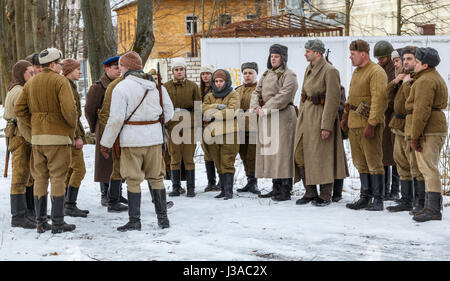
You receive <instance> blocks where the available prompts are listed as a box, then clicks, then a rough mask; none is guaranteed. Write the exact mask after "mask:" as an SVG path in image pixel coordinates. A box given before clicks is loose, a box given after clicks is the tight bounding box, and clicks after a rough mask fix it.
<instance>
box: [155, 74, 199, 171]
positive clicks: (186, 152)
mask: <svg viewBox="0 0 450 281" xmlns="http://www.w3.org/2000/svg"><path fill="white" fill-rule="evenodd" d="M164 87H165V88H166V89H167V92H168V93H169V96H170V99H171V100H172V103H173V107H174V108H179V109H185V110H188V111H189V115H190V118H191V120H190V122H184V123H183V125H182V128H183V131H182V132H181V134H183V135H184V133H190V136H191V137H190V139H188V140H187V142H184V141H183V142H182V143H180V144H176V143H175V141H174V139H173V138H174V137H175V136H173V135H172V133H174V130H173V129H174V128H175V126H177V125H179V124H180V123H181V122H183V115H184V114H186V112H176V113H175V115H174V117H173V118H172V120H179V121H169V122H168V123H167V125H166V128H167V133H168V136H169V139H168V150H169V154H170V169H171V170H180V169H181V161H183V162H184V165H185V167H186V170H195V164H194V154H195V149H196V147H197V145H196V143H195V139H194V102H196V101H198V102H201V101H202V96H201V93H200V88H199V87H198V85H197V84H195V83H194V82H192V81H190V80H187V79H184V80H183V81H175V80H171V81H169V82H166V83H165V84H164ZM180 137H182V135H180Z"/></svg>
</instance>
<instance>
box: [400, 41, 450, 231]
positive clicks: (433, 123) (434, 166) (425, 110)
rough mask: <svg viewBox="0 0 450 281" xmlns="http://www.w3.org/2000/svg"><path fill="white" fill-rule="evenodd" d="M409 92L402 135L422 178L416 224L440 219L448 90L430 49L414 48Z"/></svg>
mask: <svg viewBox="0 0 450 281" xmlns="http://www.w3.org/2000/svg"><path fill="white" fill-rule="evenodd" d="M415 56H416V66H415V68H414V75H413V79H414V82H413V83H412V86H411V92H410V95H409V97H408V99H407V100H406V104H405V108H406V110H407V117H406V119H407V120H406V127H405V135H406V136H407V137H408V138H409V139H410V140H411V148H412V149H413V150H414V152H415V154H416V158H417V165H418V167H419V170H420V172H421V173H422V174H423V177H424V178H425V188H426V189H425V207H424V209H423V211H421V212H418V213H416V214H415V215H414V217H413V219H414V220H415V221H417V222H426V221H429V220H442V213H441V209H442V184H441V179H440V176H441V174H440V172H439V160H440V154H441V150H442V147H443V145H444V142H445V138H446V137H447V134H448V127H447V120H446V117H445V114H444V112H442V110H443V109H445V108H447V103H448V88H447V85H446V84H445V81H444V79H442V77H441V75H439V73H438V72H437V71H436V66H438V65H439V62H440V58H439V53H438V52H437V51H436V50H435V49H433V48H430V47H427V48H417V49H416V53H415Z"/></svg>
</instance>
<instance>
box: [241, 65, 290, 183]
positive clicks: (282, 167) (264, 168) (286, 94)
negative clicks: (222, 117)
mask: <svg viewBox="0 0 450 281" xmlns="http://www.w3.org/2000/svg"><path fill="white" fill-rule="evenodd" d="M297 89H298V82H297V75H296V74H295V73H294V72H293V71H291V70H290V69H289V68H287V67H286V69H284V68H283V67H279V68H278V69H276V70H273V69H270V70H267V71H266V72H265V73H264V75H263V77H262V78H261V80H259V82H258V85H257V86H256V89H255V91H254V92H253V94H252V97H251V102H250V109H251V110H254V109H255V108H256V107H258V106H259V105H260V103H259V101H260V99H261V101H262V102H263V103H264V105H263V106H262V109H263V110H264V116H263V117H262V118H259V121H258V138H257V144H256V169H255V170H256V171H255V174H256V177H257V178H272V179H289V178H293V177H294V164H295V162H294V137H295V124H296V122H297V115H296V111H295V106H294V105H293V101H294V97H295V94H296V93H297ZM271 110H278V117H279V120H278V123H277V124H274V125H275V126H276V129H277V130H278V135H275V132H273V133H272V130H273V129H272V124H271V123H272V118H273V113H275V112H273V113H272V112H271ZM275 116H276V115H275Z"/></svg>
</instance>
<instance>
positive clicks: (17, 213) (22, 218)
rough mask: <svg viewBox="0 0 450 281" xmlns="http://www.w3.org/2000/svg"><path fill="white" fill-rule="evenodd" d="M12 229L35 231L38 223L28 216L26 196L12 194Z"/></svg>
mask: <svg viewBox="0 0 450 281" xmlns="http://www.w3.org/2000/svg"><path fill="white" fill-rule="evenodd" d="M11 215H12V217H11V227H21V228H25V229H35V228H36V222H34V221H32V220H31V219H29V218H28V216H27V201H26V195H25V194H11Z"/></svg>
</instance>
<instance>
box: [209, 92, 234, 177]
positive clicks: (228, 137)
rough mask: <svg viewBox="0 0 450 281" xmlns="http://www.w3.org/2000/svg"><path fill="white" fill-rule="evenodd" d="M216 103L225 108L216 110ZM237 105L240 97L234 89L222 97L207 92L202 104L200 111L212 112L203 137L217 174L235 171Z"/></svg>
mask: <svg viewBox="0 0 450 281" xmlns="http://www.w3.org/2000/svg"><path fill="white" fill-rule="evenodd" d="M218 104H224V105H226V106H227V108H226V109H223V110H218V109H217V105H218ZM239 107H240V99H239V94H238V93H237V92H236V91H231V92H230V93H229V94H228V95H226V96H225V97H223V98H216V97H214V95H213V94H212V93H208V94H207V95H206V96H205V99H204V102H203V105H202V113H203V114H212V117H213V118H214V121H212V122H211V123H209V124H208V126H207V127H206V128H205V130H204V138H205V143H206V144H207V145H208V150H209V154H210V156H211V157H212V159H213V161H214V164H215V166H216V168H217V172H218V173H219V174H225V173H232V174H234V172H235V167H234V163H235V160H236V155H237V153H238V151H239V144H238V143H237V120H236V119H235V115H236V112H237V110H239Z"/></svg>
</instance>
